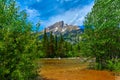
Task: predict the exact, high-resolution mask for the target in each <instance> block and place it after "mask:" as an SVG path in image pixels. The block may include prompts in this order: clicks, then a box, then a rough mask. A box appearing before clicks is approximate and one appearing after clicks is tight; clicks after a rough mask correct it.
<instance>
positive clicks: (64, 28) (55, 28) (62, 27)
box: [46, 21, 80, 33]
mask: <svg viewBox="0 0 120 80" xmlns="http://www.w3.org/2000/svg"><path fill="white" fill-rule="evenodd" d="M78 29H80V28H79V27H78V26H73V25H68V24H66V23H64V21H59V22H56V23H54V24H53V25H51V26H48V27H47V29H46V30H47V32H53V33H56V32H57V33H65V32H70V31H73V30H78Z"/></svg>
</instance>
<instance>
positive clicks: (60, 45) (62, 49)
mask: <svg viewBox="0 0 120 80" xmlns="http://www.w3.org/2000/svg"><path fill="white" fill-rule="evenodd" d="M41 47H42V48H43V49H42V50H43V54H44V56H41V57H50V58H53V57H76V56H79V54H78V53H80V46H79V44H76V45H75V46H73V45H72V44H71V43H69V42H67V41H65V40H64V38H63V35H62V34H60V35H59V36H57V35H53V34H52V32H51V33H50V35H47V32H46V29H45V30H44V35H43V40H42V46H41ZM40 54H41V53H40Z"/></svg>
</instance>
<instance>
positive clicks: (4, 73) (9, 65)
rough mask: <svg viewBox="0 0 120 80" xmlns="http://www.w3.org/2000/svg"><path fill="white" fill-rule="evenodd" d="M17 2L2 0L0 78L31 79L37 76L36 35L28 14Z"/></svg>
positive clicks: (0, 11)
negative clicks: (20, 9)
mask: <svg viewBox="0 0 120 80" xmlns="http://www.w3.org/2000/svg"><path fill="white" fill-rule="evenodd" d="M15 4H16V3H15V1H14V0H0V79H1V80H30V79H33V78H34V77H36V76H35V75H36V68H35V64H34V63H33V61H34V60H35V55H36V52H35V51H36V46H37V45H36V43H35V42H36V36H35V35H33V32H32V25H31V23H29V22H28V20H27V14H26V13H25V12H24V11H21V12H20V11H19V9H18V8H17V7H16V5H15Z"/></svg>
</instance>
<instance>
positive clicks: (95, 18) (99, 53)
mask: <svg viewBox="0 0 120 80" xmlns="http://www.w3.org/2000/svg"><path fill="white" fill-rule="evenodd" d="M119 3H120V0H107V1H103V0H95V4H94V6H93V9H92V12H90V13H89V14H88V15H87V17H86V20H85V22H84V25H85V33H84V34H83V36H82V39H83V40H82V42H81V51H82V53H83V55H84V56H91V57H94V58H96V63H97V66H98V69H105V68H108V66H109V65H111V62H107V61H111V60H114V62H115V63H116V59H119V58H120V26H119V24H120V14H119V13H120V5H119ZM118 66H119V65H118Z"/></svg>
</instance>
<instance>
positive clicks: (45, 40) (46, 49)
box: [42, 28, 49, 57]
mask: <svg viewBox="0 0 120 80" xmlns="http://www.w3.org/2000/svg"><path fill="white" fill-rule="evenodd" d="M42 44H43V52H44V53H45V54H46V57H47V56H48V55H49V41H48V36H47V32H46V28H45V30H44V34H43V42H42Z"/></svg>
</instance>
